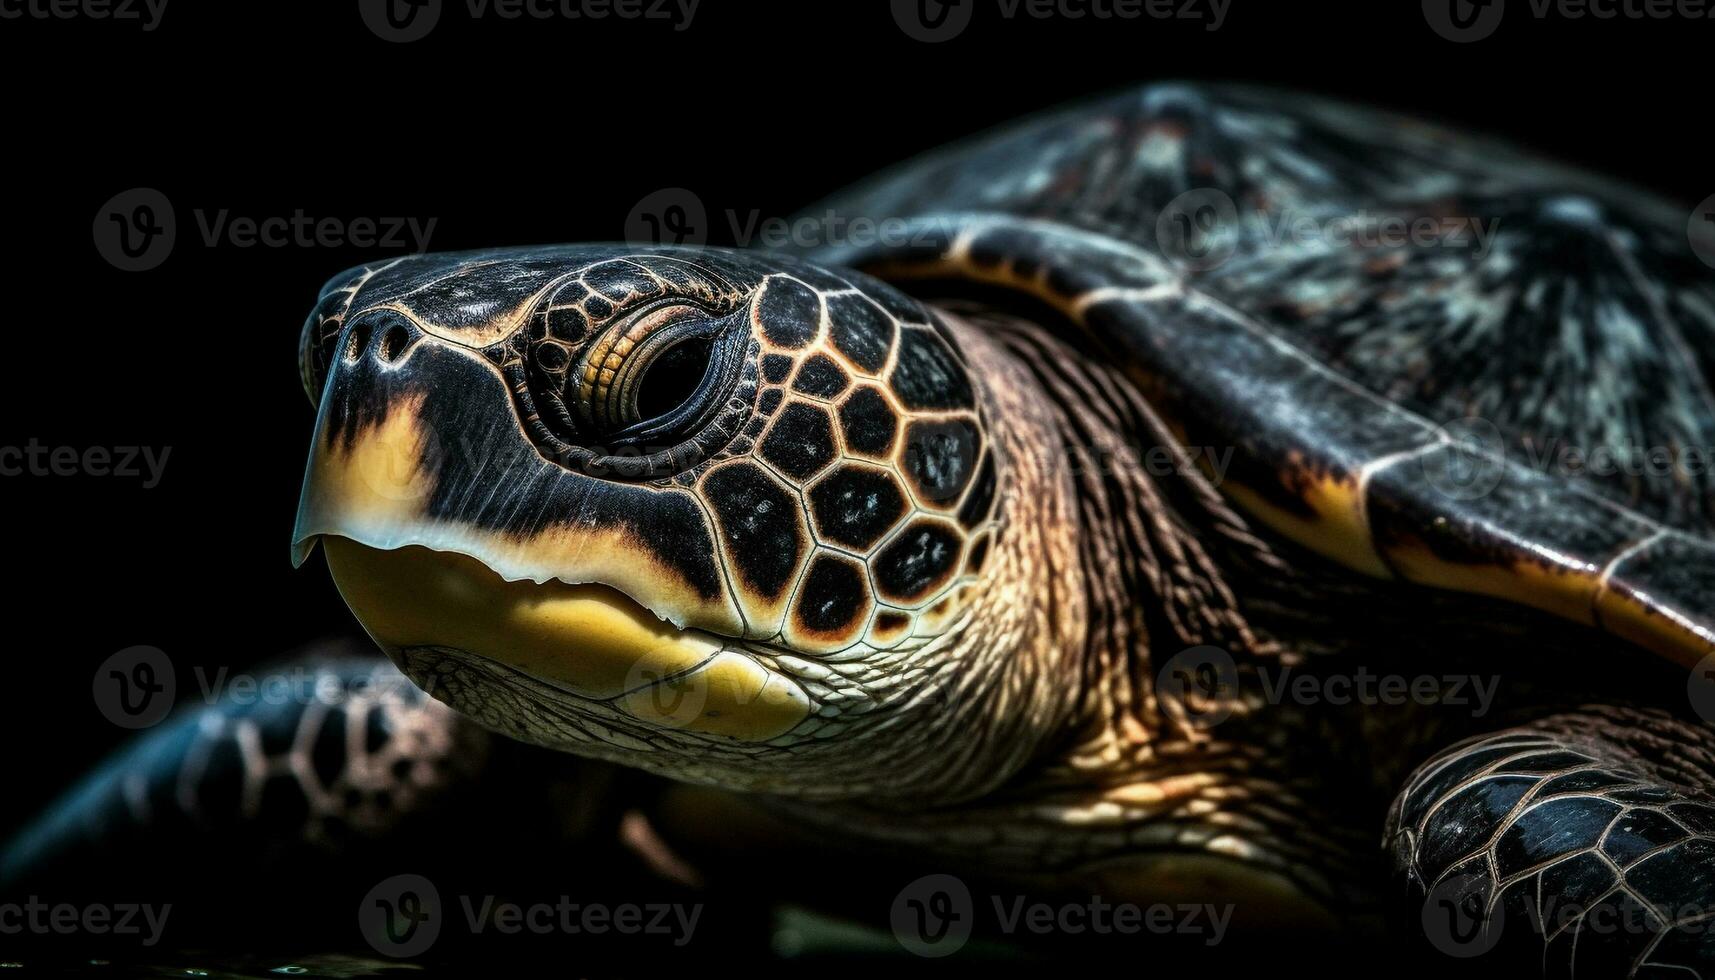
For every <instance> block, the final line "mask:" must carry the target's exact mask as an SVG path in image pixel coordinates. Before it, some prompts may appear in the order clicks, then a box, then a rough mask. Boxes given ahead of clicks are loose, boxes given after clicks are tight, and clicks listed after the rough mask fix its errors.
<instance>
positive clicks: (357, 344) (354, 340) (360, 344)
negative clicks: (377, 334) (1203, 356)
mask: <svg viewBox="0 0 1715 980" xmlns="http://www.w3.org/2000/svg"><path fill="white" fill-rule="evenodd" d="M368 346H369V324H367V323H360V324H358V325H357V326H355V327H352V328H351V336H350V337H348V338H346V343H345V362H346V363H347V364H353V363H356V361H357V359H358V358H359V357H361V356H363V349H364V348H365V347H368Z"/></svg>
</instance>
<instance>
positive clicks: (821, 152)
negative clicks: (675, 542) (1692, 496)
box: [0, 0, 1715, 830]
mask: <svg viewBox="0 0 1715 980" xmlns="http://www.w3.org/2000/svg"><path fill="white" fill-rule="evenodd" d="M8 2H10V0H8ZM967 2H977V3H978V7H977V9H976V13H975V17H974V19H973V22H972V25H971V27H970V28H969V29H968V30H967V31H966V32H965V33H964V34H963V35H962V36H960V37H959V38H957V39H956V40H953V41H951V42H948V43H943V44H936V45H930V44H924V43H920V42H916V41H913V40H911V39H909V38H908V37H906V36H905V34H904V33H902V32H901V31H900V30H899V28H898V27H897V26H896V25H895V23H894V21H893V20H892V17H891V16H890V13H889V10H888V7H887V4H886V3H885V2H880V0H877V2H870V3H853V4H843V5H842V4H835V3H823V2H808V0H805V2H795V3H784V4H777V5H769V4H764V3H758V2H738V0H705V2H704V3H702V4H701V5H700V6H699V8H698V9H697V12H696V17H695V20H694V21H693V22H692V24H691V26H690V29H688V30H685V31H682V32H676V31H674V30H673V28H672V26H671V25H670V24H666V23H662V22H658V21H641V22H630V21H616V20H605V21H600V22H595V21H587V20H586V21H570V20H546V21H536V20H526V21H518V22H511V21H503V20H498V19H493V18H490V19H487V20H484V21H481V22H476V23H473V22H471V21H470V20H469V17H468V15H467V14H466V12H465V8H464V5H463V4H462V3H461V2H452V3H450V4H449V8H448V10H447V11H446V12H445V14H444V15H443V17H442V20H441V23H440V25H439V26H438V27H437V28H436V30H435V31H434V32H433V34H431V35H430V36H429V37H428V38H427V39H425V40H423V41H420V42H417V43H412V44H404V45H401V44H392V43H386V42H384V41H382V40H380V39H378V38H377V37H376V36H374V35H373V34H371V33H370V32H369V31H368V30H367V29H366V28H365V27H364V25H363V23H362V22H361V21H360V19H359V17H358V12H357V9H356V6H355V0H327V2H320V0H318V2H314V3H311V2H292V3H287V2H278V3H233V2H215V0H204V2H197V0H172V2H171V3H170V4H169V6H168V8H167V10H166V14H165V17H164V19H163V21H162V23H161V25H160V27H159V28H158V29H157V30H155V31H153V32H150V33H143V32H141V31H140V30H139V29H138V28H137V27H136V26H135V25H128V24H122V23H111V22H91V21H87V20H73V21H60V20H31V19H26V20H6V21H0V78H3V80H4V85H5V87H4V91H5V93H6V95H5V98H6V103H7V106H6V111H5V122H4V128H5V136H4V145H5V148H6V149H5V155H6V168H7V170H8V179H7V181H6V183H5V187H6V190H7V193H6V194H5V196H4V198H3V199H0V200H4V203H5V207H4V212H3V213H4V216H5V220H4V221H3V222H0V252H3V253H4V261H3V263H0V269H4V273H3V275H4V277H5V289H4V291H3V293H0V296H3V297H4V303H5V307H4V309H5V316H6V318H7V320H8V321H9V322H8V323H7V325H6V329H5V336H6V338H7V343H6V345H5V349H6V351H7V352H8V353H7V354H6V356H5V357H4V361H3V363H4V364H5V378H4V384H3V385H0V444H4V445H23V444H24V443H25V442H27V441H28V440H29V439H31V438H35V439H37V440H39V441H40V442H41V443H43V444H45V445H49V446H62V445H63V446H73V447H79V448H82V447H88V446H127V445H150V446H156V447H160V446H170V447H172V449H171V457H170V459H169V463H168V465H167V468H166V471H165V478H164V480H163V482H162V483H161V485H160V486H159V487H157V488H155V489H153V490H144V489H141V488H140V486H139V483H138V481H136V480H129V479H121V478H105V479H102V478H94V477H75V478H60V477H11V478H4V479H0V494H4V501H5V507H4V515H5V518H4V520H5V527H6V529H7V532H8V533H7V534H6V539H5V542H4V554H5V556H6V558H7V561H6V570H7V584H6V586H5V591H4V594H5V595H6V596H7V606H8V607H9V608H8V613H9V615H8V616H7V625H8V629H7V643H6V645H7V647H8V649H7V650H6V651H5V653H4V658H5V664H6V669H5V671H4V672H3V673H0V678H3V679H4V680H3V683H4V698H3V701H0V705H3V707H0V749H3V751H0V759H4V760H5V761H4V763H0V764H3V765H4V766H5V768H6V775H5V786H6V790H5V792H4V797H5V799H6V800H7V802H6V804H5V805H4V807H3V812H0V830H4V829H5V828H7V827H9V826H12V825H15V823H16V822H18V821H20V820H22V819H24V818H25V817H26V816H27V815H28V814H29V813H30V812H31V811H32V810H34V809H35V808H36V807H38V806H39V805H40V804H41V803H42V802H44V801H45V800H46V799H47V798H48V797H49V796H50V795H52V794H53V793H56V792H58V791H59V790H60V789H62V788H63V787H64V786H65V785H66V784H67V783H69V782H70V781H71V780H72V779H74V778H75V777H76V776H77V774H78V773H79V772H80V771H81V770H83V769H84V768H86V767H87V766H88V765H89V764H90V763H91V762H92V761H93V760H94V759H95V758H97V757H98V756H99V755H100V754H101V753H103V752H105V751H107V750H108V749H110V748H111V747H112V746H113V745H115V744H116V743H117V742H119V741H120V740H121V739H122V738H123V737H124V736H125V733H124V732H122V731H121V730H119V729H117V728H115V727H113V726H111V725H109V724H107V723H106V722H105V721H103V719H102V717H101V716H100V714H99V713H98V712H97V710H96V707H95V705H94V703H93V702H92V699H91V696H90V686H91V678H92V673H93V671H94V668H95V666H96V665H97V664H98V663H100V662H101V661H102V660H103V659H104V658H106V657H107V656H108V655H110V654H111V653H113V652H114V651H116V650H118V649H120V648H123V647H128V646H131V645H134V644H152V645H155V646H158V647H161V648H163V649H164V650H166V651H167V652H168V653H169V654H170V655H171V656H172V657H173V658H174V660H175V662H176V663H177V664H178V665H179V670H180V678H181V682H180V695H181V697H185V696H187V695H191V694H194V684H193V683H192V682H191V681H190V680H189V678H190V673H189V670H190V668H191V667H192V666H195V665H209V666H213V665H220V664H227V665H233V666H240V667H242V666H246V665H250V664H253V663H255V662H257V661H259V660H265V659H269V658H273V657H277V656H279V655H281V654H283V653H286V652H289V651H290V650H292V649H293V648H295V647H298V646H300V645H302V644H305V643H307V642H310V641H313V640H315V639H317V638H319V637H325V636H329V635H335V634H342V633H349V632H351V631H352V630H354V629H355V626H354V624H353V622H352V621H351V619H350V617H349V615H348V614H347V613H346V611H345V609H344V607H343V605H342V604H341V603H340V602H339V600H338V598H337V596H336V595H335V593H334V590H333V588H332V586H331V584H330V583H329V580H328V577H327V574H326V571H325V568H323V567H322V565H321V561H320V558H319V557H318V558H316V559H314V560H313V561H312V562H311V564H310V565H308V566H306V567H305V568H303V569H301V570H297V571H294V570H293V569H292V568H291V567H290V564H289V562H288V560H287V555H288V538H289V533H290V530H291V526H292V517H293V511H294V508H295V505H296V501H297V494H298V485H299V479H300V477H301V475H302V466H303V458H304V451H305V449H306V445H307V440H308V438H309V433H310V427H311V423H312V412H311V408H310V405H309V403H308V401H307V399H306V398H305V396H304V394H303V392H302V390H301V388H300V385H299V381H298V374H297V369H296V365H295V354H296V350H295V347H296V342H297V335H298V330H299V327H300V325H301V323H302V321H303V317H304V315H305V313H306V312H307V311H308V309H309V307H310V305H311V303H312V302H313V300H314V298H315V295H316V292H317V290H318V288H319V286H320V285H321V283H322V282H323V281H324V280H325V279H326V278H327V277H328V276H330V275H332V274H333V273H335V272H337V271H339V270H341V269H343V268H346V267H348V266H350V265H353V264H355V263H358V262H362V261H365V260H367V259H371V258H374V257H376V256H379V255H384V254H387V253H388V252H389V251H390V250H388V249H374V250H367V251H366V250H359V249H351V248H343V249H342V248H299V247H287V248H268V247H253V248H248V249H245V248H239V247H235V246H234V245H231V244H220V245H217V246H215V247H212V248H210V247H206V246H205V245H204V244H203V242H202V240H201V236H200V233H199V231H198V229H197V224H196V215H195V213H196V212H197V211H198V210H201V211H204V212H206V213H209V214H212V213H214V212H217V211H219V210H220V209H228V210H229V211H230V212H231V214H232V215H233V216H248V217H254V218H266V217H274V216H291V215H292V214H293V213H294V211H296V210H298V209H302V210H303V211H304V212H305V213H306V214H308V215H310V216H313V217H318V218H320V217H333V218H339V219H344V220H349V219H352V218H358V217H385V216H412V217H417V218H419V219H427V218H434V219H436V221H437V224H436V225H435V230H434V235H433V237H432V239H431V247H432V248H434V249H437V250H440V249H459V248H473V247H481V246H490V245H502V244H524V243H533V242H561V241H579V240H613V239H618V238H621V237H623V236H624V233H625V220H626V217H627V214H628V213H629V212H630V211H631V209H632V207H633V206H634V205H635V204H636V203H637V202H638V201H639V200H640V199H641V198H642V197H644V196H645V195H646V194H649V193H650V192H653V191H656V190H659V189H661V188H666V187H674V186H683V187H686V188H689V189H691V190H692V191H694V192H695V193H696V194H697V195H698V196H699V197H700V198H701V200H702V201H703V203H704V204H705V205H706V207H707V209H708V212H709V214H710V215H711V216H712V217H713V218H714V220H713V222H712V229H713V230H712V233H711V236H710V240H711V241H712V242H714V243H721V242H722V241H723V240H726V239H728V238H729V237H730V233H729V232H728V230H727V227H728V226H727V223H726V221H725V219H724V218H723V217H721V216H722V215H724V213H725V212H726V211H728V210H729V209H730V210H732V211H735V212H740V213H752V212H754V213H756V214H759V215H761V216H786V215H790V214H791V213H793V212H794V210H796V209H797V208H800V207H802V206H804V205H806V204H809V203H811V202H813V201H814V200H816V199H818V198H819V197H821V196H823V195H824V194H826V193H828V192H831V191H833V190H835V189H837V188H839V187H840V186H842V185H844V184H846V183H848V182H850V181H852V180H855V179H858V178H861V177H863V176H865V175H866V174H869V173H871V172H872V171H874V170H875V169H876V168H878V167H880V166H883V165H885V164H888V163H891V162H894V161H897V160H899V159H901V158H903V157H906V156H909V155H911V154H913V153H916V152H919V151H922V150H925V149H928V148H930V147H933V146H936V145H938V144H940V143H942V142H944V141H946V140H948V139H950V138H955V137H958V136H962V135H965V134H969V133H972V132H975V131H978V130H980V129H983V128H985V127H988V126H991V125H993V124H996V123H1000V122H1002V121H1005V120H1007V119H1009V118H1011V117H1014V116H1017V115H1019V114H1021V113H1023V112H1027V111H1030V110H1034V109H1038V108H1041V107H1044V106H1048V105H1051V104H1054V103H1057V102H1061V101H1065V100H1067V99H1070V98H1074V97H1077V96H1079V95H1081V94H1085V93H1090V92H1098V91H1102V90H1108V89H1113V88H1116V87H1121V86H1125V85H1130V84H1134V83H1138V82H1143V81H1149V80H1157V79H1170V78H1207V79H1236V80H1248V81H1254V82H1258V83H1263V84H1268V85H1276V86H1283V87H1291V88H1299V89H1305V90H1309V91H1317V92H1323V93H1328V94H1333V95H1338V96H1344V97H1347V98H1350V99H1354V100H1358V101H1363V102H1370V103H1374V104H1379V105H1383V106H1388V107H1393V108H1398V109H1403V110H1406V111H1409V112H1413V113H1416V114H1420V115H1425V116H1429V117H1432V118H1437V119H1441V120H1444V121H1449V122H1452V123H1454V124H1456V125H1460V126H1464V127H1468V128H1470V129H1473V130H1481V131H1488V132H1491V133H1495V134H1499V135H1502V136H1505V137H1509V138H1511V139H1513V140H1516V141H1518V142H1522V143H1524V144H1527V145H1530V146H1533V147H1535V148H1537V149H1539V150H1541V151H1542V152H1543V153H1545V154H1546V155H1549V156H1552V157H1556V158H1560V159H1563V160H1567V161H1570V162H1574V163H1578V164H1582V165H1585V166H1587V167H1590V168H1592V169H1595V170H1598V171H1602V172H1606V173H1610V174H1613V175H1616V176H1619V177H1623V178H1625V179H1627V180H1630V181H1632V182H1635V183H1638V184H1641V185H1644V186H1647V187H1651V188H1654V189H1655V190H1657V191H1659V192H1661V193H1663V194H1665V195H1667V196H1668V197H1670V198H1672V199H1674V200H1676V201H1677V202H1679V203H1682V204H1684V205H1686V206H1687V207H1689V206H1690V205H1691V204H1693V203H1695V202H1696V201H1699V200H1701V199H1702V198H1703V197H1705V196H1706V195H1708V194H1709V193H1711V192H1712V191H1715V177H1711V176H1710V174H1709V171H1708V167H1707V160H1706V157H1705V156H1704V155H1703V154H1702V153H1701V152H1700V151H1699V150H1698V149H1697V148H1698V147H1700V146H1701V145H1702V143H1703V138H1704V136H1705V134H1704V133H1700V132H1698V129H1699V128H1704V127H1706V126H1707V120H1708V96H1709V91H1710V86H1709V81H1708V79H1709V65H1708V59H1709V52H1710V50H1711V43H1712V41H1715V20H1711V21H1700V22H1686V21H1682V20H1668V21H1632V20H1620V21H1606V22H1599V21H1595V20H1588V19H1586V20H1582V21H1565V20H1557V21H1549V22H1544V21H1538V20H1536V19H1534V18H1532V17H1530V16H1529V11H1528V5H1527V4H1526V2H1525V0H1512V3H1511V6H1512V8H1515V9H1512V10H1510V11H1509V16H1508V18H1507V20H1506V21H1505V22H1504V23H1503V25H1502V27H1501V29H1500V31H1499V33H1498V34H1496V35H1495V36H1493V37H1491V38H1489V39H1487V40H1484V41H1481V42H1478V43H1476V44H1472V45H1455V44H1452V43H1449V42H1447V41H1445V40H1443V39H1441V38H1440V37H1438V36H1436V35H1435V34H1434V33H1433V32H1432V31H1431V30H1430V29H1429V27H1428V26H1427V25H1426V23H1425V20H1424V18H1423V16H1422V13H1421V11H1420V9H1419V5H1418V3H1417V2H1416V0H1389V2H1385V3H1383V2H1361V3H1351V4H1345V5H1342V4H1333V3H1303V4H1300V3H1286V2H1279V0H1233V3H1232V9H1231V11H1230V13H1229V16H1228V21H1227V23H1226V24H1225V26H1224V27H1223V29H1222V30H1220V31H1218V32H1214V33H1209V32H1205V31H1204V30H1203V29H1202V26H1201V25H1200V24H1197V23H1177V22H1160V21H1153V20H1143V21H1119V22H1115V21H1098V20H1091V19H1084V20H1048V21H1044V20H1036V19H1015V20H1005V19H1002V18H1001V17H1000V16H998V15H997V13H996V9H997V8H996V5H995V3H994V0H967ZM133 187H153V188H157V189H159V190H161V191H162V192H164V193H165V194H166V195H167V197H168V198H169V199H170V200H171V201H172V203H173V205H174V208H175V210H176V214H177V220H178V240H177V245H176V248H175V250H174V251H173V253H172V255H171V257H170V258H169V259H168V260H167V261H166V263H165V264H164V265H162V266H161V267H160V268H158V269H155V270H153V271H149V272H141V273H126V272H121V271H118V270H116V269H115V268H113V267H112V266H110V265H109V264H108V263H106V262H105V261H104V260H103V259H102V258H101V256H100V255H99V254H98V253H97V251H96V249H95V247H94V246H93V244H92V235H91V228H92V223H93V220H94V218H95V215H96V213H97V211H98V209H99V208H101V206H102V205H103V203H104V202H105V201H107V200H108V199H109V198H110V197H112V196H113V195H114V194H116V193H118V192H120V191H124V190H127V189H129V188H133ZM393 251H396V250H393Z"/></svg>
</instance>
